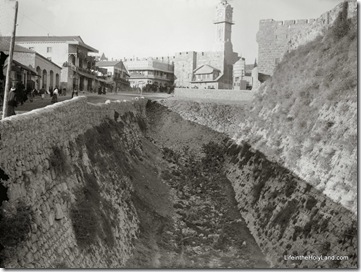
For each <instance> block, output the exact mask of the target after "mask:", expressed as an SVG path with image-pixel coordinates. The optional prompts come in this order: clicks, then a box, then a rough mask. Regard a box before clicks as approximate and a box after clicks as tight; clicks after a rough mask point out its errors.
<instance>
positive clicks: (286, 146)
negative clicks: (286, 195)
mask: <svg viewBox="0 0 361 272" xmlns="http://www.w3.org/2000/svg"><path fill="white" fill-rule="evenodd" d="M346 3H347V2H346ZM249 114H250V115H249V118H248V120H247V121H246V122H245V124H241V128H242V130H241V132H240V134H239V137H238V138H239V139H241V140H244V139H245V140H247V141H249V142H250V143H251V144H252V145H253V146H255V147H256V148H258V149H260V150H262V151H263V152H265V153H266V154H267V155H268V156H269V157H274V158H275V159H277V160H279V161H281V162H283V163H284V164H285V165H286V166H287V167H289V168H290V169H292V170H294V171H295V172H296V173H297V174H299V175H300V176H301V177H302V178H304V179H306V181H308V182H310V183H311V184H313V185H314V186H316V188H318V189H320V190H322V191H324V192H325V193H326V194H327V195H329V196H330V197H331V198H332V199H334V200H336V201H338V202H341V203H342V204H344V205H345V206H346V207H348V208H350V209H351V210H354V211H356V192H354V191H355V188H356V184H357V159H356V158H357V155H356V154H357V21H356V18H352V19H347V13H346V17H345V13H344V11H341V12H340V15H339V17H338V18H337V20H336V21H335V23H334V25H333V27H332V28H330V29H329V30H328V31H327V32H326V33H325V35H324V36H320V37H318V38H316V39H315V40H314V41H312V42H310V43H308V44H306V45H303V46H300V47H299V48H298V49H296V50H293V51H291V52H289V53H287V54H286V55H285V56H284V58H283V60H282V62H281V63H280V64H279V65H278V67H276V69H275V72H274V75H273V77H272V78H271V79H270V80H269V81H267V82H266V83H265V84H264V85H263V86H261V88H260V90H259V92H258V94H257V95H256V98H255V100H254V104H253V106H252V108H251V109H250V113H249ZM244 135H246V136H244Z"/></svg>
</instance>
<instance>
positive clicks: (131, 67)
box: [124, 58, 174, 89]
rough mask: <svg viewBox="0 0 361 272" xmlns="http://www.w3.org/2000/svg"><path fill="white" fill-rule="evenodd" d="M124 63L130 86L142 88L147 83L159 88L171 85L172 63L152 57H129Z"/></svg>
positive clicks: (172, 82) (172, 80)
mask: <svg viewBox="0 0 361 272" xmlns="http://www.w3.org/2000/svg"><path fill="white" fill-rule="evenodd" d="M124 64H125V66H126V68H127V70H128V71H129V75H130V78H129V82H130V86H131V87H132V88H141V89H142V88H144V87H146V86H147V85H152V86H158V87H159V88H166V87H173V85H174V65H173V64H168V63H165V62H163V61H161V60H157V59H154V58H147V59H129V60H125V61H124Z"/></svg>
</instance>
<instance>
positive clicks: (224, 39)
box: [214, 0, 234, 52]
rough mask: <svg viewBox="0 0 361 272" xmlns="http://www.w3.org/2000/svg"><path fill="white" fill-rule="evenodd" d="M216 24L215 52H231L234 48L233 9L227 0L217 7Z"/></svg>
mask: <svg viewBox="0 0 361 272" xmlns="http://www.w3.org/2000/svg"><path fill="white" fill-rule="evenodd" d="M215 15H216V16H215V21H214V24H215V26H216V33H215V34H216V35H215V48H214V51H227V50H228V51H231V52H233V47H232V25H233V24H234V23H233V21H232V17H233V8H232V7H231V5H230V4H228V2H227V0H222V1H221V2H220V3H219V4H218V5H217V7H216V14H215Z"/></svg>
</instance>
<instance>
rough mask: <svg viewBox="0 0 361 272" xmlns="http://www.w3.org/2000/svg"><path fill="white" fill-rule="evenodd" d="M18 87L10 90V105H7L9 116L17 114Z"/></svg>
mask: <svg viewBox="0 0 361 272" xmlns="http://www.w3.org/2000/svg"><path fill="white" fill-rule="evenodd" d="M15 91H16V89H15V88H11V89H10V92H9V100H8V107H7V110H8V111H7V116H12V115H15V114H16V113H15V107H17V105H18V103H17V102H16V93H15Z"/></svg>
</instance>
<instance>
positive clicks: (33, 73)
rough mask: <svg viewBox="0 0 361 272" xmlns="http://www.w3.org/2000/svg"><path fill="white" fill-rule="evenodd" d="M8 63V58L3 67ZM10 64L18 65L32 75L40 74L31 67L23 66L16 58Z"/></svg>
mask: <svg viewBox="0 0 361 272" xmlns="http://www.w3.org/2000/svg"><path fill="white" fill-rule="evenodd" d="M8 63H9V60H6V62H5V64H4V68H5V67H7V65H8ZM12 66H18V67H20V68H22V69H24V70H26V71H28V72H30V73H31V74H32V75H35V76H40V75H38V73H37V72H36V71H35V70H34V69H33V68H31V67H29V66H25V65H24V64H21V63H20V62H18V61H16V60H13V63H12Z"/></svg>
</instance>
